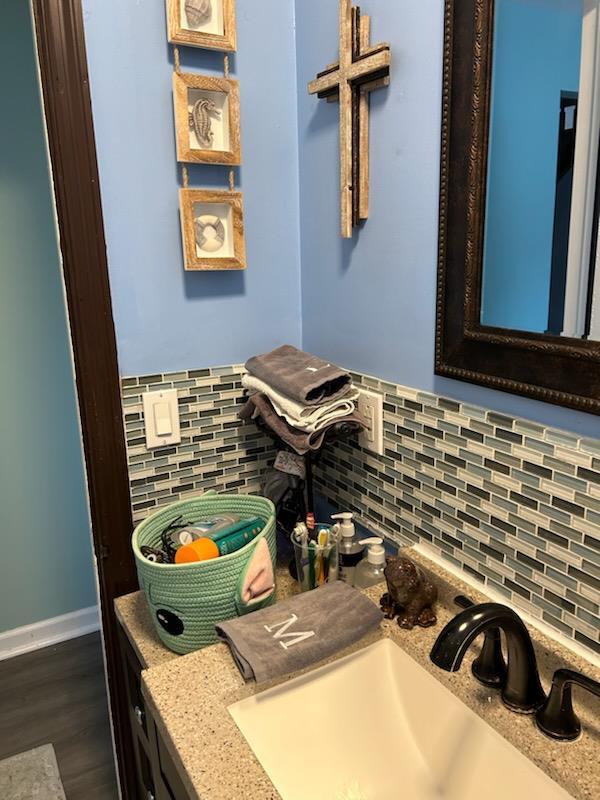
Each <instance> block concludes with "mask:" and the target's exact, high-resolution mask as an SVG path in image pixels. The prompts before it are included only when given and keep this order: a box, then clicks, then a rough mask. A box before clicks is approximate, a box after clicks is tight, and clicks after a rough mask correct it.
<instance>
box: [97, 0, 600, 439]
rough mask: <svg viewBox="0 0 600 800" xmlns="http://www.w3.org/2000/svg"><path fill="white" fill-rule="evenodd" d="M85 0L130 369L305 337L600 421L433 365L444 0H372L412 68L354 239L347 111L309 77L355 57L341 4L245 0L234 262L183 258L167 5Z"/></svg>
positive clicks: (376, 117)
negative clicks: (342, 145)
mask: <svg viewBox="0 0 600 800" xmlns="http://www.w3.org/2000/svg"><path fill="white" fill-rule="evenodd" d="M84 7H85V23H86V38H87V45H88V60H89V67H90V77H91V85H92V97H93V104H94V115H95V125H96V135H97V147H98V153H99V162H100V172H101V188H102V197H103V204H104V213H105V224H106V230H107V241H108V254H109V262H110V270H111V283H112V291H113V301H114V306H115V316H116V328H117V336H118V342H119V355H120V367H121V372H122V374H142V373H148V372H155V371H157V370H176V369H188V368H193V367H206V366H210V365H216V364H225V363H232V362H239V361H243V360H245V359H246V357H247V356H248V354H251V353H254V352H259V351H264V350H266V349H268V348H270V347H274V346H276V345H277V344H279V343H281V342H284V341H289V342H291V343H293V344H299V343H300V342H301V341H302V343H303V346H304V347H305V349H308V350H313V351H314V352H316V353H319V354H320V355H322V356H325V357H327V358H330V359H332V360H335V361H338V362H340V363H342V364H344V365H346V366H348V367H351V368H354V369H358V370H361V371H364V372H367V373H371V374H374V375H378V376H381V377H382V378H387V379H389V380H393V381H397V382H399V383H403V384H405V385H408V386H413V387H419V388H422V389H425V390H429V391H436V392H438V393H440V394H446V395H449V396H452V397H456V398H458V399H461V400H464V401H467V402H472V403H477V404H480V405H482V406H487V407H489V408H494V409H498V410H501V411H504V412H506V413H510V414H515V415H521V416H525V417H529V418H532V419H536V420H539V421H541V422H544V423H546V424H549V425H556V426H558V427H563V428H567V429H573V430H577V431H582V432H585V433H588V434H592V435H593V434H595V433H597V428H598V420H597V418H596V417H592V416H589V415H586V414H582V413H577V412H573V411H570V410H567V409H561V408H558V407H555V406H550V405H546V404H542V403H538V402H536V401H532V400H527V399H525V398H521V397H517V396H514V395H509V394H503V393H499V392H494V391H491V390H487V389H484V388H483V387H478V386H472V385H470V384H467V383H461V382H456V381H452V380H448V379H444V378H438V377H436V376H434V374H433V354H434V335H435V294H436V271H437V265H436V260H437V226H438V187H439V174H438V173H439V138H440V103H441V75H442V38H443V3H442V2H441V0H403V2H393V3H392V2H390V1H389V0H366V2H365V3H363V11H364V12H365V13H369V14H372V17H373V41H376V40H388V41H390V42H391V45H392V48H393V60H394V65H393V80H392V85H391V87H390V88H389V89H388V90H382V91H379V92H377V93H376V94H375V95H374V96H373V99H372V135H373V139H372V148H371V164H372V179H371V180H372V196H371V219H370V220H369V222H368V223H367V224H366V226H365V227H364V229H363V230H362V231H361V232H360V234H359V235H356V236H355V238H354V239H353V240H352V241H349V242H347V241H343V240H341V239H340V236H339V211H338V208H339V196H338V180H339V178H338V108H337V105H335V104H331V105H330V104H327V103H324V102H321V101H318V100H317V99H316V98H315V97H310V96H309V95H308V93H307V91H306V84H307V83H308V81H309V80H311V79H312V78H313V77H314V76H315V75H316V73H317V72H318V71H320V70H321V69H322V68H323V67H324V65H326V64H327V63H329V62H331V61H332V60H334V59H335V58H337V36H338V34H337V30H338V2H337V0H295V7H294V3H293V2H292V0H261V2H260V3H256V2H250V0H238V3H237V7H238V33H239V52H238V54H237V56H236V57H235V58H234V60H233V67H234V73H235V74H237V77H239V79H240V81H241V98H242V141H243V150H244V154H243V159H244V166H243V168H242V170H241V175H242V182H241V183H242V188H243V191H244V194H245V200H246V236H247V245H248V260H249V269H248V271H247V272H246V273H245V274H238V273H227V274H221V275H219V274H209V273H204V274H185V273H184V272H183V269H182V263H181V245H180V232H179V222H178V211H177V189H178V186H179V180H178V172H177V167H176V163H175V144H174V133H173V121H172V111H171V72H172V55H171V52H170V48H169V46H168V44H167V41H166V33H165V20H164V8H163V4H162V3H160V2H155V0H152V1H150V0H138V2H136V3H133V2H126V3H122V2H118V1H117V0H109V1H108V2H107V0H84ZM294 10H295V26H296V27H295V31H294ZM181 54H182V59H183V65H184V68H190V69H194V70H196V69H197V70H199V71H205V72H210V71H214V72H216V73H218V71H219V70H220V68H221V58H220V56H219V55H218V54H211V53H208V52H205V51H201V50H194V49H192V48H181ZM296 94H297V104H296V102H295V101H296ZM225 181H226V170H225V169H224V168H214V169H213V168H208V167H195V168H194V169H192V171H191V184H192V185H202V184H207V185H210V184H211V183H215V184H218V185H225ZM300 230H301V236H300ZM300 255H301V258H300ZM300 262H301V264H302V276H301V277H302V281H301V285H300ZM300 300H301V302H302V314H301V312H300ZM207 331H208V333H206V332H207Z"/></svg>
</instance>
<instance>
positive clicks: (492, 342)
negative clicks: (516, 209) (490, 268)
mask: <svg viewBox="0 0 600 800" xmlns="http://www.w3.org/2000/svg"><path fill="white" fill-rule="evenodd" d="M494 8H495V6H494V0H445V35H444V66H443V91H442V140H441V168H440V222H439V248H438V291H437V313H436V318H437V324H436V346H435V373H436V375H443V376H445V377H448V378H454V379H456V380H461V381H468V382H470V383H478V384H481V385H483V386H488V387H490V388H492V389H499V390H501V391H503V392H511V393H513V394H521V395H525V396H526V397H532V398H534V399H536V400H541V401H543V402H546V403H555V404H557V405H561V406H567V407H570V408H575V409H577V410H579V411H587V412H588V413H592V414H600V342H594V341H590V340H585V339H574V338H569V337H566V336H564V337H563V336H548V335H546V334H541V333H528V332H526V331H519V330H509V329H506V328H498V327H492V326H485V325H482V324H481V285H482V264H483V247H484V226H485V210H486V189H487V154H488V137H489V116H490V98H491V78H492V56H493V41H494V36H493V23H494Z"/></svg>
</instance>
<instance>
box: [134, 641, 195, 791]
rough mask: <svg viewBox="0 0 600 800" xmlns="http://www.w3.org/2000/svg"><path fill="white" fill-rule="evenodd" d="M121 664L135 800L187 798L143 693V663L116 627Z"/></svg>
mask: <svg viewBox="0 0 600 800" xmlns="http://www.w3.org/2000/svg"><path fill="white" fill-rule="evenodd" d="M119 646H120V650H121V665H122V669H123V674H124V677H125V685H126V687H127V700H128V703H129V721H130V726H131V742H130V747H129V748H128V755H129V757H130V758H131V759H133V760H134V761H135V773H136V786H135V788H132V790H131V791H132V792H134V794H133V797H134V798H135V800H189V794H188V792H187V791H186V789H185V787H184V785H183V782H182V780H181V778H180V777H179V773H178V772H177V768H176V767H175V764H174V763H173V760H172V758H171V756H170V754H169V752H168V750H167V748H166V746H165V744H164V742H163V741H162V739H161V736H160V734H159V732H158V730H157V727H156V724H155V722H154V719H153V717H152V714H151V713H150V712H149V710H148V709H147V708H146V703H145V701H144V696H143V694H142V678H141V675H142V665H141V663H140V661H139V659H138V657H137V654H136V652H135V650H134V649H133V647H132V646H131V643H130V642H129V639H128V638H127V635H126V634H125V632H124V631H123V629H122V627H121V626H119Z"/></svg>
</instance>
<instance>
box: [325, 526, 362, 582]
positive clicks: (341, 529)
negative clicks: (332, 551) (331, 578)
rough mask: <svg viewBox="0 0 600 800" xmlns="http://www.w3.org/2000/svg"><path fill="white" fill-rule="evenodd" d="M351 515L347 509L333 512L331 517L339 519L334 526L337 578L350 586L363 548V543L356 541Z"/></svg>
mask: <svg viewBox="0 0 600 800" xmlns="http://www.w3.org/2000/svg"><path fill="white" fill-rule="evenodd" d="M353 516H354V515H353V514H351V513H350V512H349V511H348V512H344V513H343V514H333V515H332V517H331V519H339V520H340V522H339V523H338V524H337V525H336V526H335V530H336V532H337V534H338V559H339V579H340V580H341V581H344V582H345V583H347V584H349V585H350V586H354V572H355V570H356V565H357V564H358V562H359V561H360V560H361V558H362V555H363V551H364V549H365V548H364V545H362V544H360V542H359V541H358V537H357V535H356V529H355V527H354V523H353V522H352V517H353Z"/></svg>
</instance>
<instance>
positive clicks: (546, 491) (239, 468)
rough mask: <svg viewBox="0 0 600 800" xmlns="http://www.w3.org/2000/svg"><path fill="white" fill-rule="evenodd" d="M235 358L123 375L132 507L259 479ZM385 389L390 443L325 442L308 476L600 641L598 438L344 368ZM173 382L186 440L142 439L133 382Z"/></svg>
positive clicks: (256, 444) (523, 602)
mask: <svg viewBox="0 0 600 800" xmlns="http://www.w3.org/2000/svg"><path fill="white" fill-rule="evenodd" d="M243 371H244V368H243V366H241V365H238V366H227V367H219V368H213V369H201V370H190V371H187V372H178V373H169V374H164V375H146V376H143V377H133V378H123V379H122V394H123V408H124V423H125V432H126V438H127V451H128V460H129V471H130V479H131V497H132V504H133V510H134V518H135V520H136V521H138V520H140V519H142V518H143V517H144V516H146V515H147V514H149V513H152V511H154V510H155V509H156V508H157V507H158V506H161V505H165V504H167V503H170V502H173V501H174V500H178V499H184V498H186V497H189V496H193V495H195V494H198V493H199V492H201V491H204V490H206V489H212V488H216V489H217V490H219V491H231V492H248V493H256V492H259V491H260V484H261V477H262V475H263V474H264V471H265V470H266V468H267V467H268V466H270V465H271V463H272V459H273V457H274V454H275V453H274V449H273V446H272V443H271V440H270V439H269V438H268V437H267V436H265V435H264V434H263V433H261V432H260V431H258V429H256V428H255V427H254V426H253V425H247V424H243V423H242V422H241V421H240V420H238V419H237V410H238V408H239V405H240V402H241V398H242V386H241V376H242V373H243ZM353 378H354V381H355V383H356V384H357V385H359V386H360V385H362V386H364V387H366V388H370V389H373V390H375V391H379V392H381V393H382V394H383V395H384V447H385V454H384V455H383V456H377V455H375V454H373V453H370V452H369V451H366V450H362V449H361V448H360V447H359V446H358V444H357V443H356V442H352V441H350V442H344V443H338V444H336V445H334V446H332V447H328V448H326V449H325V450H324V451H323V455H322V458H321V461H320V464H319V466H318V468H317V470H316V474H315V490H316V491H318V492H320V493H321V494H322V495H323V496H324V497H325V498H326V499H327V500H328V501H329V502H331V503H332V504H334V505H336V506H337V507H339V508H342V509H344V510H348V509H349V510H352V511H355V512H356V514H357V516H358V518H359V519H360V521H361V522H363V524H365V525H366V526H367V527H371V528H373V527H375V528H377V529H378V530H380V531H381V532H382V533H384V534H386V535H387V536H388V537H389V538H390V539H391V540H393V541H395V542H397V543H398V544H405V543H415V542H421V543H424V544H427V546H428V548H431V549H433V550H434V551H435V552H436V553H437V554H438V555H439V556H440V557H441V558H442V559H444V560H446V561H447V562H449V563H451V564H453V565H454V566H455V567H457V568H459V569H461V570H464V571H465V572H466V573H468V574H469V575H470V576H471V577H473V578H475V579H476V580H477V581H480V582H481V583H483V584H485V585H487V586H488V587H489V588H490V589H493V590H495V591H496V592H498V593H499V594H501V595H503V596H504V597H506V598H507V600H510V601H511V602H512V603H514V604H515V605H516V606H518V607H521V608H523V609H524V610H526V611H527V612H528V613H530V614H531V615H532V616H534V617H537V618H539V619H541V620H543V621H544V622H546V623H547V624H549V625H550V626H552V627H553V628H555V629H556V630H558V631H560V632H561V633H563V634H565V635H567V636H568V637H570V638H574V639H576V640H577V641H578V642H579V643H580V644H581V645H582V646H584V647H587V648H589V649H590V650H592V651H594V652H595V653H600V616H599V614H600V608H599V606H600V440H598V439H586V438H580V437H578V436H576V435H574V434H571V433H566V432H564V431H559V430H555V429H552V428H545V427H543V426H541V425H538V424H536V423H533V422H529V421H527V420H523V419H512V418H510V417H507V416H504V415H502V414H497V413H494V412H491V411H487V410H486V409H483V408H477V407H474V406H471V405H467V404H465V403H458V402H455V401H453V400H448V399H445V398H443V397H438V396H436V395H431V394H426V393H423V392H419V391H416V390H413V389H408V388H406V387H403V386H398V385H395V384H390V383H385V382H383V381H379V380H377V379H375V378H370V377H367V376H365V375H358V374H354V375H353ZM171 388H175V389H177V393H178V399H179V409H180V420H181V433H182V441H181V444H179V445H171V446H168V447H164V448H158V449H155V450H152V451H148V450H146V447H145V435H144V423H143V412H142V399H141V395H142V393H143V392H146V391H157V390H160V389H171Z"/></svg>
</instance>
